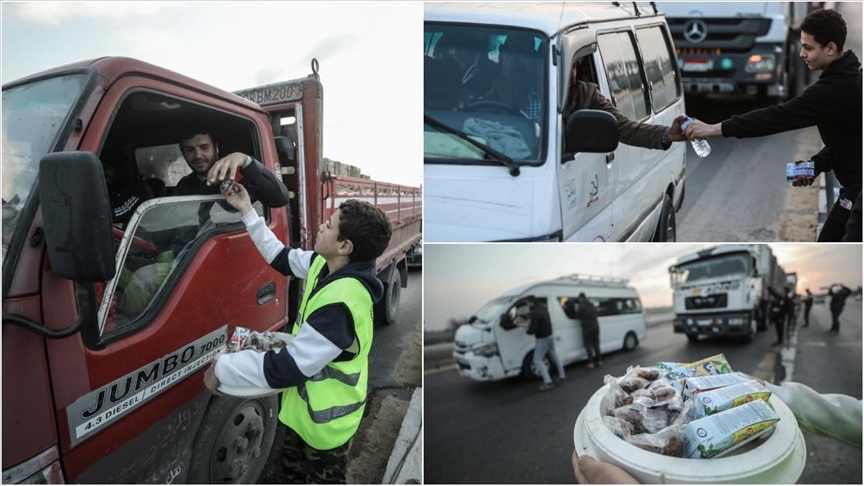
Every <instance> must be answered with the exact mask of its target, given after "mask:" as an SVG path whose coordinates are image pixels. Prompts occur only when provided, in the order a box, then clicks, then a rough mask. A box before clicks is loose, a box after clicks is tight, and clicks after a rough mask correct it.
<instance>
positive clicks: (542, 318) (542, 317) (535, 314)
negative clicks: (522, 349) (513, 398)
mask: <svg viewBox="0 0 864 486" xmlns="http://www.w3.org/2000/svg"><path fill="white" fill-rule="evenodd" d="M525 302H526V303H527V304H528V309H529V310H530V313H529V315H528V322H527V323H526V322H525V319H524V318H522V317H518V318H517V319H516V320H515V321H514V322H515V324H517V325H519V326H522V327H525V326H527V328H528V329H527V330H526V332H527V333H528V334H533V335H534V339H535V343H534V367H535V368H537V372H538V373H539V374H540V376H541V377H542V378H543V384H542V385H540V391H541V392H542V391H547V390H551V389H552V388H555V384H554V383H552V378H551V377H550V376H549V370H548V369H546V365H545V364H544V363H543V357H544V356H547V355H548V356H549V362H550V365H552V364H554V365H555V367H556V368H557V370H558V378H556V379H555V381H556V382H558V383H563V382H564V380H566V376H565V375H564V365H562V364H561V360H560V359H559V358H558V353H556V352H555V337H554V336H553V335H552V319H551V318H550V317H549V310H548V309H546V306H545V305H543V304H541V303H539V302H537V297H535V296H533V295H529V296H528V297H525Z"/></svg>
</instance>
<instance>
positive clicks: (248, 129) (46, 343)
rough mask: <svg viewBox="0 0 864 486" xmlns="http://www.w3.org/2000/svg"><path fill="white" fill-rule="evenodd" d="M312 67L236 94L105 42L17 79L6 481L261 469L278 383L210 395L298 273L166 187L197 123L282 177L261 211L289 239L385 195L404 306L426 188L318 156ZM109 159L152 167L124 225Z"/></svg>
mask: <svg viewBox="0 0 864 486" xmlns="http://www.w3.org/2000/svg"><path fill="white" fill-rule="evenodd" d="M312 71H313V73H312V75H310V76H307V77H305V78H301V79H296V80H293V81H287V82H284V83H279V84H276V85H269V86H264V87H259V88H254V89H251V90H246V91H244V92H243V93H241V95H242V96H238V95H236V94H232V93H229V92H227V91H223V90H221V89H218V88H214V87H212V86H209V85H207V84H204V83H202V82H199V81H196V80H194V79H190V78H188V77H185V76H182V75H179V74H177V73H174V72H171V71H168V70H166V69H162V68H159V67H156V66H153V65H150V64H147V63H144V62H141V61H137V60H134V59H129V58H110V57H109V58H100V59H96V60H90V61H84V62H79V63H75V64H71V65H67V66H62V67H58V68H55V69H51V70H49V71H46V72H42V73H39V74H36V75H33V76H29V77H27V78H24V79H21V80H18V81H14V82H12V83H9V84H8V85H5V86H3V126H2V142H3V166H2V170H3V179H2V181H3V184H2V197H3V233H2V235H3V238H2V248H3V482H4V483H40V482H41V483H45V482H48V483H60V482H82V483H172V482H173V483H217V482H235V483H236V482H255V481H256V479H257V477H258V475H259V474H260V472H261V470H262V468H263V466H264V463H265V461H266V460H267V457H268V454H269V451H270V450H271V446H272V443H273V438H274V434H275V431H276V420H277V418H276V417H277V413H278V404H279V398H278V396H269V397H264V398H250V399H241V398H232V397H227V396H213V395H211V394H210V393H209V392H208V391H207V390H206V389H205V388H204V384H203V374H204V368H205V367H206V366H207V363H208V362H209V361H210V360H211V359H212V358H213V357H215V356H217V355H218V354H219V353H220V352H221V351H222V350H223V349H224V347H225V344H226V341H227V339H228V337H229V336H230V334H231V333H232V332H233V330H234V328H235V327H237V326H242V327H248V328H252V329H255V330H258V331H266V330H279V329H282V328H283V327H285V326H286V325H287V324H289V323H293V320H294V318H295V317H296V315H297V308H298V303H299V297H300V285H299V283H298V282H297V281H296V280H294V279H289V278H287V277H285V276H283V275H282V274H280V273H278V272H276V271H275V270H273V269H272V268H271V267H270V266H269V264H268V263H269V262H266V261H264V259H262V258H261V257H260V255H259V254H258V251H257V250H256V248H255V245H254V244H253V242H252V240H251V239H250V238H249V237H248V236H247V235H246V234H245V228H244V226H243V224H242V222H241V221H240V215H239V214H237V213H236V211H233V210H231V209H230V207H227V205H225V204H224V202H222V197H221V196H219V195H210V196H173V195H172V192H173V190H174V188H175V186H176V184H177V182H178V181H179V180H180V178H181V177H183V175H184V174H186V173H188V172H189V169H188V167H187V165H186V162H185V160H184V159H183V158H182V155H181V154H180V152H179V141H180V138H181V136H183V135H185V134H186V133H188V130H189V129H190V127H193V126H194V127H199V126H202V125H205V126H207V127H208V128H209V130H210V131H211V135H213V137H214V139H215V140H216V142H217V143H218V147H217V151H221V153H222V154H228V153H231V152H234V151H238V152H243V153H246V154H250V155H252V156H254V157H255V158H256V159H258V160H260V161H262V163H263V164H264V165H265V166H266V167H267V169H268V170H271V171H273V172H274V173H275V174H277V176H280V177H281V179H282V181H283V182H284V184H285V185H286V186H287V188H288V190H289V191H290V194H289V196H290V199H289V201H290V202H289V204H288V206H284V207H265V206H263V205H262V204H261V203H260V202H256V203H255V209H256V211H257V212H258V213H259V214H261V215H262V216H263V217H264V218H265V220H266V222H267V225H268V226H269V227H270V229H271V230H273V232H274V233H275V234H276V235H277V237H278V238H279V239H280V240H282V241H283V242H285V243H286V244H288V243H289V242H290V244H291V245H293V246H295V247H300V248H305V249H312V248H313V246H314V243H315V238H316V235H317V228H318V225H319V223H320V222H321V221H323V220H324V219H325V218H327V217H329V214H330V213H331V212H332V211H333V210H334V208H337V207H338V205H339V203H340V202H341V201H343V200H345V199H348V198H362V199H365V200H367V201H370V202H372V203H374V204H377V205H378V206H379V207H381V208H382V209H384V210H385V212H386V213H387V215H388V216H389V218H390V220H391V222H392V225H393V238H392V240H391V242H390V246H389V247H388V249H387V250H386V251H385V253H384V254H383V255H382V256H381V258H379V259H378V261H377V262H376V265H377V269H378V275H379V277H380V278H381V279H382V280H383V281H384V282H385V284H386V285H387V287H388V289H387V293H386V295H387V297H386V299H385V300H384V301H383V303H382V304H381V306H380V307H378V308H376V311H375V313H376V320H378V321H384V322H392V321H393V320H394V319H395V315H396V314H395V310H396V309H397V308H398V298H399V290H398V289H399V288H400V287H402V286H405V285H406V284H407V276H406V257H405V254H406V252H407V251H408V250H409V249H410V248H411V247H412V246H413V245H414V244H415V243H416V242H417V241H419V240H420V224H421V209H422V207H421V202H420V201H421V197H422V196H421V194H420V191H419V188H414V187H405V186H399V185H396V184H387V183H381V182H375V181H370V180H353V179H350V178H343V177H331V176H329V175H328V174H327V173H324V172H322V171H321V170H320V167H321V159H322V142H323V121H322V113H323V109H322V107H323V88H322V84H321V81H320V78H319V76H318V74H317V61H313V65H312ZM244 98H246V99H244ZM250 99H251V100H253V101H254V102H253V101H249V100H250ZM103 162H104V163H106V164H108V165H113V167H114V170H125V171H128V172H127V173H126V175H127V176H128V177H140V178H141V179H146V182H147V183H148V185H150V186H151V187H152V188H153V189H154V195H156V196H157V197H155V198H153V199H150V200H147V201H146V202H144V203H142V204H141V205H140V206H138V207H137V209H136V210H135V212H134V214H133V216H132V217H131V219H130V220H129V222H128V224H127V225H126V226H125V227H124V228H123V230H122V231H121V230H120V229H119V228H116V227H112V213H111V206H110V205H109V197H108V192H107V188H106V179H105V177H104V175H103V168H102V163H103ZM160 189H161V191H159V190H160ZM157 191H158V192H159V193H158V194H155V193H156V192H157ZM220 203H221V204H220ZM169 247H170V248H173V249H174V250H176V251H174V250H168V248H169ZM133 297H134V298H133ZM130 302H132V303H134V305H133V304H130Z"/></svg>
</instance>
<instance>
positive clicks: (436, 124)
mask: <svg viewBox="0 0 864 486" xmlns="http://www.w3.org/2000/svg"><path fill="white" fill-rule="evenodd" d="M423 122H424V123H426V124H427V125H429V126H430V127H432V128H435V129H438V130H441V131H442V132H446V133H449V134H451V135H456V136H457V137H459V138H460V139H462V140H465V141H466V142H468V143H470V144H471V145H473V146H475V147H477V148H479V149H480V150H482V151H483V153H485V154H486V156H487V158H491V159H495V160H497V161H498V162H500V163H501V165H503V166H504V167H507V168H508V169H510V175H511V176H513V177H517V176H518V175H519V174H520V170H519V167H518V166H517V165H516V164H514V163H513V159H511V158H510V157H508V156H506V155H504V154H502V153H501V152H499V151H497V150H495V149H492V148H489V147H487V146H486V145H483V144H482V143H480V142H478V141H477V140H474V139H473V138H471V137H469V136H468V135H467V134H466V133H465V132H463V131H460V130H457V129H455V128H453V127H451V126H448V125H445V124H443V123H441V122H440V121H438V120H436V119H434V118H432V117H431V116H429V115H426V114H424V115H423Z"/></svg>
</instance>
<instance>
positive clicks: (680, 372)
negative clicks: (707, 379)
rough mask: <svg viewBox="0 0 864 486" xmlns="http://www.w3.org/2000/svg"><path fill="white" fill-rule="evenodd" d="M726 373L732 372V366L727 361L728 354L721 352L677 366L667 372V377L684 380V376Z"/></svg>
mask: <svg viewBox="0 0 864 486" xmlns="http://www.w3.org/2000/svg"><path fill="white" fill-rule="evenodd" d="M726 373H732V367H731V366H729V362H728V361H726V356H724V355H723V353H720V354H718V355H714V356H711V357H710V358H705V359H703V360H700V361H696V362H695V363H690V364H688V365H685V366H681V367H679V368H675V369H674V370H672V371H670V372H669V373H667V374H666V378H669V379H670V380H683V379H684V378H690V377H694V376H709V375H723V374H726Z"/></svg>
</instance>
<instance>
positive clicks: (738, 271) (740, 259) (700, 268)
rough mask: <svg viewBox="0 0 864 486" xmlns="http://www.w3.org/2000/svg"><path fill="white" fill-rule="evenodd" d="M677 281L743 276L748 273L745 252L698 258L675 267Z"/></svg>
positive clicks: (748, 259)
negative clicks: (703, 258)
mask: <svg viewBox="0 0 864 486" xmlns="http://www.w3.org/2000/svg"><path fill="white" fill-rule="evenodd" d="M675 273H676V275H677V282H678V283H687V282H695V281H698V280H705V279H709V278H718V277H733V276H743V275H748V274H749V273H750V258H749V255H747V254H737V255H727V256H721V257H717V258H711V259H709V260H699V261H696V262H692V263H685V264H683V265H678V267H676V268H675Z"/></svg>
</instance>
